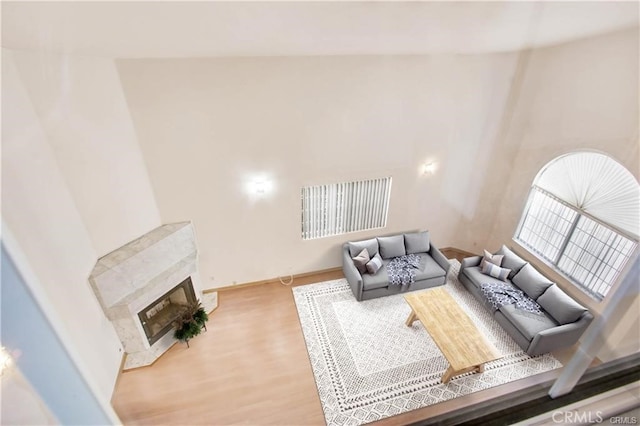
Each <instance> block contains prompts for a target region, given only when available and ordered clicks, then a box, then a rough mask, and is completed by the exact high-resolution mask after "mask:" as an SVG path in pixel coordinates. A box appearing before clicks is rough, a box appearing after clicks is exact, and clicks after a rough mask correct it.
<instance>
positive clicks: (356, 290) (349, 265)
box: [342, 244, 362, 300]
mask: <svg viewBox="0 0 640 426" xmlns="http://www.w3.org/2000/svg"><path fill="white" fill-rule="evenodd" d="M342 272H343V273H344V276H345V278H346V279H347V282H348V283H349V286H350V287H351V291H352V292H353V295H354V296H355V298H356V300H362V275H360V272H359V271H358V269H357V268H356V265H354V263H353V260H352V259H351V255H350V254H349V245H348V244H345V245H344V246H343V247H342Z"/></svg>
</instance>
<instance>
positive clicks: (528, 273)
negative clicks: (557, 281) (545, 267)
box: [511, 263, 553, 300]
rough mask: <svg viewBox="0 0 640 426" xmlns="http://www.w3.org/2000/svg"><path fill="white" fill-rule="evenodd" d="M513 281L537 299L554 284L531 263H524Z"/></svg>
mask: <svg viewBox="0 0 640 426" xmlns="http://www.w3.org/2000/svg"><path fill="white" fill-rule="evenodd" d="M511 281H512V282H513V283H514V284H515V285H517V286H518V287H519V288H520V290H522V291H524V292H525V293H527V295H528V296H529V297H530V298H532V299H533V300H537V299H538V297H540V295H541V294H542V293H544V291H545V290H546V289H547V288H549V286H551V285H552V284H553V283H552V282H551V281H550V280H549V278H547V277H545V276H544V275H542V274H541V273H540V272H538V271H537V270H536V268H534V267H533V266H532V265H531V264H530V263H527V264H526V265H524V266H523V267H522V269H520V272H518V273H517V274H515V275H514V277H513V279H512V280H511Z"/></svg>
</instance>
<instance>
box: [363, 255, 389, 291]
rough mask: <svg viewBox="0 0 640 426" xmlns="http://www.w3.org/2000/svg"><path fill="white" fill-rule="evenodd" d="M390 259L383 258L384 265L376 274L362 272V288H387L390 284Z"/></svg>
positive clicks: (365, 289) (366, 289)
mask: <svg viewBox="0 0 640 426" xmlns="http://www.w3.org/2000/svg"><path fill="white" fill-rule="evenodd" d="M389 262H390V261H389V260H385V259H382V267H381V268H380V269H379V270H378V272H376V274H375V275H371V274H369V273H366V274H362V289H363V290H364V291H368V290H373V289H376V288H386V287H388V286H389V275H388V274H387V267H386V266H387V265H388V264H389Z"/></svg>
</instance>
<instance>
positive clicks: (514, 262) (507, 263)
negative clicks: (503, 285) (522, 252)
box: [496, 244, 527, 279]
mask: <svg viewBox="0 0 640 426" xmlns="http://www.w3.org/2000/svg"><path fill="white" fill-rule="evenodd" d="M496 254H501V255H503V256H504V258H503V259H502V265H500V266H502V267H503V268H507V269H511V273H510V274H509V279H512V278H513V277H514V276H515V275H516V274H517V273H518V272H520V269H522V267H523V266H524V265H526V264H527V261H526V260H524V259H523V258H521V257H520V256H518V255H517V254H515V253H514V252H513V251H511V249H510V248H509V247H507V246H505V245H504V244H503V245H502V247H500V250H498V251H497V252H496Z"/></svg>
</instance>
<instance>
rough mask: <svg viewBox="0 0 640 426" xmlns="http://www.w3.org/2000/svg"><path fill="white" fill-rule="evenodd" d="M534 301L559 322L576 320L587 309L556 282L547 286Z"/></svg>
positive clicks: (568, 322) (566, 322)
mask: <svg viewBox="0 0 640 426" xmlns="http://www.w3.org/2000/svg"><path fill="white" fill-rule="evenodd" d="M536 302H538V304H539V305H540V306H542V308H543V309H544V310H545V311H547V312H548V313H549V314H550V315H551V316H552V317H553V318H554V319H555V320H556V321H558V323H560V324H570V323H572V322H576V321H577V320H578V319H579V318H580V317H581V316H582V314H583V313H584V312H585V311H586V310H587V308H585V307H584V306H582V305H580V304H579V303H578V302H576V301H575V300H573V299H572V298H571V297H569V295H568V294H567V293H565V292H564V291H562V289H561V288H560V287H558V286H557V285H556V284H553V285H552V286H550V287H549V288H547V290H546V291H545V292H544V293H542V296H540V297H538V300H536Z"/></svg>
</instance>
